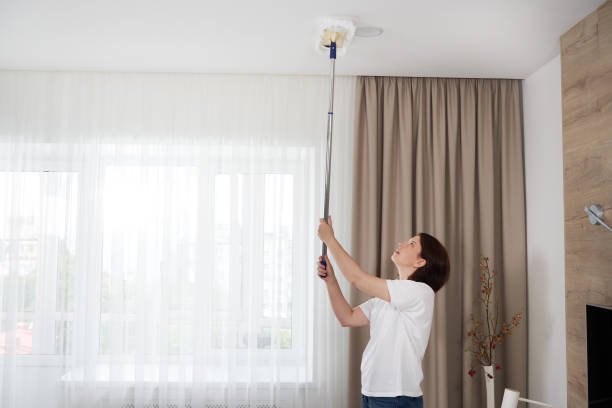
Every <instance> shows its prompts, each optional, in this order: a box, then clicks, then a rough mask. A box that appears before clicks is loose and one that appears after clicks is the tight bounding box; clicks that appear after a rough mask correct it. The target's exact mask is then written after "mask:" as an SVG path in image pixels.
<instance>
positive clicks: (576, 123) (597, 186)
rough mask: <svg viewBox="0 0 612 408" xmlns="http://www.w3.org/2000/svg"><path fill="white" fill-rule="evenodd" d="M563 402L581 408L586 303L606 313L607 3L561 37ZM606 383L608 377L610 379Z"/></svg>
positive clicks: (611, 291)
mask: <svg viewBox="0 0 612 408" xmlns="http://www.w3.org/2000/svg"><path fill="white" fill-rule="evenodd" d="M561 77H562V93H563V183H564V201H565V296H566V306H565V307H566V327H567V328H566V331H567V333H566V340H567V381H568V387H567V394H568V395H567V402H568V407H570V408H586V407H587V363H586V319H585V317H586V311H585V305H586V303H595V304H600V305H606V306H610V307H612V232H609V231H607V230H605V229H604V228H603V227H602V226H599V225H598V226H593V225H591V224H590V223H589V221H588V218H587V216H586V214H585V213H584V207H585V206H590V205H591V204H598V205H600V206H602V208H603V209H604V219H605V220H606V221H608V224H612V0H608V1H607V2H606V3H604V4H603V5H602V6H601V7H599V8H598V9H597V10H596V11H594V12H593V13H591V14H590V15H588V16H587V17H585V18H584V19H583V20H582V21H580V22H579V23H578V24H576V25H575V26H574V27H572V28H571V29H570V30H569V31H568V32H567V33H565V34H564V35H563V36H562V37H561ZM611 376H612V374H611Z"/></svg>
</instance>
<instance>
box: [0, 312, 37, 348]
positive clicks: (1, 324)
mask: <svg viewBox="0 0 612 408" xmlns="http://www.w3.org/2000/svg"><path fill="white" fill-rule="evenodd" d="M33 331H34V322H33V321H32V320H20V321H17V323H16V325H15V326H13V327H12V330H9V325H8V321H7V320H2V321H0V354H7V353H8V352H9V351H11V352H12V351H14V352H16V353H17V354H32V334H33ZM11 354H12V353H11Z"/></svg>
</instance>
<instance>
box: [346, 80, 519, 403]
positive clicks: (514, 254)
mask: <svg viewBox="0 0 612 408" xmlns="http://www.w3.org/2000/svg"><path fill="white" fill-rule="evenodd" d="M520 86H521V85H520V82H519V81H518V80H495V79H442V78H391V77H358V78H357V84H356V92H355V150H354V164H355V167H354V168H355V171H354V179H353V182H354V190H353V203H354V204H353V222H352V224H353V226H352V237H353V240H352V253H353V254H354V256H355V258H356V260H357V262H359V264H360V265H362V266H363V267H364V269H365V270H366V271H368V272H369V273H371V274H375V275H376V276H379V277H382V278H386V279H393V278H395V277H396V276H395V274H396V271H395V268H394V266H393V263H392V261H391V260H390V256H391V254H392V252H393V249H394V247H395V245H396V243H397V242H399V241H402V240H406V239H408V238H409V237H411V236H413V235H415V234H417V233H418V232H427V233H430V234H432V235H434V236H435V237H437V238H438V239H439V240H440V241H441V242H442V243H443V244H444V245H445V247H446V248H447V250H448V252H449V256H450V260H451V275H450V280H449V282H448V283H447V285H446V286H445V287H444V288H443V289H442V290H441V291H440V292H439V293H438V294H437V296H436V309H435V314H434V322H433V325H432V331H431V337H430V341H429V347H428V349H427V353H426V355H425V358H424V360H423V370H424V382H423V392H424V400H425V406H426V407H429V408H450V407H457V406H463V407H470V408H477V407H483V406H484V399H483V396H484V395H483V392H482V390H483V389H484V387H483V384H482V381H483V379H482V378H481V376H480V375H479V376H476V377H475V378H470V377H469V376H468V374H467V372H468V370H469V369H470V367H471V366H472V365H471V364H472V362H471V356H470V355H469V354H468V353H464V349H465V348H466V347H467V346H468V341H467V337H466V334H465V332H466V330H467V324H468V323H469V316H470V314H471V313H478V312H479V307H480V306H479V303H478V302H477V299H478V297H479V261H480V258H479V257H480V255H481V254H483V255H485V256H488V257H489V258H490V262H491V264H492V265H493V266H494V267H495V269H496V270H497V271H498V272H499V273H500V275H498V279H497V294H498V295H499V299H500V304H501V308H502V316H503V319H504V321H508V320H509V319H510V317H511V316H512V315H513V314H514V313H517V312H521V311H522V312H525V311H526V301H527V300H526V299H527V298H526V276H527V274H526V238H525V204H524V197H525V193H524V164H523V133H522V116H521V115H522V114H521V89H520ZM364 300H365V297H364V296H363V294H361V293H359V292H357V291H355V290H352V303H353V304H358V303H360V302H362V301H364ZM351 330H352V332H351V339H350V352H351V356H352V357H351V365H350V369H349V372H350V374H351V379H350V390H351V394H350V397H351V399H350V404H351V406H358V397H359V394H360V378H359V373H360V370H359V361H360V359H361V353H362V352H363V349H364V348H365V345H366V343H367V341H368V338H369V334H368V329H367V328H359V329H351ZM501 348H502V350H501V352H498V356H499V362H500V365H501V367H502V370H501V371H497V373H496V378H495V381H496V394H497V395H496V399H497V401H498V402H497V405H500V403H501V395H502V392H503V389H504V387H510V388H514V389H518V390H520V391H521V393H522V394H524V393H525V392H526V386H527V380H526V376H527V369H526V367H527V332H526V325H525V324H522V325H520V326H519V327H518V329H515V331H514V332H513V333H512V335H511V336H510V337H509V339H508V340H507V342H506V343H504V344H503V345H502V346H501ZM477 369H478V370H479V371H480V369H479V368H478V367H477Z"/></svg>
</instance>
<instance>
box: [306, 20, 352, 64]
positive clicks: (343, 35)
mask: <svg viewBox="0 0 612 408" xmlns="http://www.w3.org/2000/svg"><path fill="white" fill-rule="evenodd" d="M354 35H355V24H353V22H352V21H350V20H344V19H325V20H323V21H322V22H321V25H320V27H319V38H318V39H317V43H316V49H317V51H319V52H321V53H322V54H326V53H329V46H330V44H331V43H332V42H335V43H336V50H337V51H336V53H337V55H338V56H340V55H344V53H346V46H347V45H348V44H349V43H350V42H351V40H352V39H353V36H354Z"/></svg>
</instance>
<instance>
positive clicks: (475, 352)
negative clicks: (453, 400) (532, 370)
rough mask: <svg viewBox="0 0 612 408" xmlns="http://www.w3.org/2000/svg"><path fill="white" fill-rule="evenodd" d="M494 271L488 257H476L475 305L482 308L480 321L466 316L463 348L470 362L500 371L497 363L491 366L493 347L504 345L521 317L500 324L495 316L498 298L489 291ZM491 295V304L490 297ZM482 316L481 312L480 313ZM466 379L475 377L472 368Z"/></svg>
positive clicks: (497, 313)
mask: <svg viewBox="0 0 612 408" xmlns="http://www.w3.org/2000/svg"><path fill="white" fill-rule="evenodd" d="M496 276H497V272H496V271H495V270H494V271H493V272H491V271H490V270H489V258H487V257H485V256H482V255H481V256H480V297H479V303H480V304H481V305H482V306H484V307H483V309H484V319H478V318H476V317H474V314H471V315H470V319H471V321H472V328H471V330H468V331H467V336H468V337H469V338H470V340H471V344H470V346H469V347H468V348H466V349H465V351H466V352H470V353H471V354H472V357H473V362H478V363H479V364H480V365H482V366H494V367H495V370H499V369H501V367H500V365H499V364H496V363H495V351H496V347H497V346H498V345H500V344H502V343H503V342H504V340H505V339H506V337H507V336H509V335H510V334H511V333H512V330H513V329H515V328H516V327H517V326H518V325H519V323H520V322H521V314H520V313H517V314H515V315H514V316H512V322H511V323H501V322H500V316H499V298H498V297H497V296H495V294H494V292H493V286H494V285H495V277H496ZM494 296H495V301H493V297H494ZM481 313H482V311H481ZM468 374H469V375H470V377H473V376H474V374H476V371H474V367H473V366H472V367H471V368H470V371H468ZM487 376H489V378H493V376H491V374H487Z"/></svg>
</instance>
